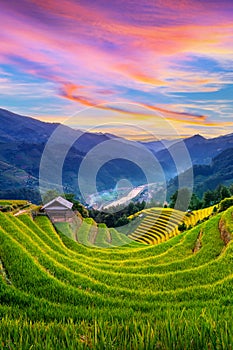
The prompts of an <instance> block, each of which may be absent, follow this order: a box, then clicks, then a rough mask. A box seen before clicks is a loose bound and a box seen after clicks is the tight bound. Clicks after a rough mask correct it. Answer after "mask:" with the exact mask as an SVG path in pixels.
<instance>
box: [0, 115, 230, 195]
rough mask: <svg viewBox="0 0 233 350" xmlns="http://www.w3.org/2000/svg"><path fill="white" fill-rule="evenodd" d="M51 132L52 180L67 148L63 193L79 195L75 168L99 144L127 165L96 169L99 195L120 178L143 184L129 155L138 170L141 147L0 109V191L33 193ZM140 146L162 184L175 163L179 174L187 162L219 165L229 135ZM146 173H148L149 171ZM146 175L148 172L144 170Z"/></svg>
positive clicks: (172, 174)
mask: <svg viewBox="0 0 233 350" xmlns="http://www.w3.org/2000/svg"><path fill="white" fill-rule="evenodd" d="M55 130H56V133H58V134H59V137H58V140H57V141H56V142H57V143H56V142H55V143H54V144H53V145H52V146H51V149H50V155H49V156H50V162H51V164H54V168H53V169H51V172H54V174H55V173H56V172H57V169H56V165H57V160H58V159H59V157H60V152H61V150H62V148H63V147H64V149H65V148H66V147H67V145H68V149H69V151H68V153H67V156H66V158H65V162H64V165H63V185H64V186H65V189H66V191H69V192H75V193H78V192H79V190H78V171H79V166H80V164H81V162H82V160H83V159H84V157H85V156H86V155H87V153H88V152H89V151H90V150H91V149H94V147H95V146H97V145H99V144H101V143H102V142H104V141H111V140H114V139H116V140H118V142H119V144H120V145H121V147H122V149H123V151H122V157H124V156H125V158H126V159H121V158H120V156H119V157H118V158H117V159H115V160H109V161H107V162H106V164H103V166H100V169H99V172H98V174H97V185H98V186H97V187H98V190H104V189H109V188H112V187H114V186H115V185H116V183H117V182H118V181H119V180H120V179H124V178H126V179H128V180H129V181H131V182H132V183H133V185H135V186H137V185H141V184H143V183H145V182H146V178H145V174H144V173H143V170H144V169H143V168H142V169H140V168H139V167H138V166H136V165H135V164H134V163H133V162H132V161H131V160H132V159H131V158H132V155H133V156H134V159H135V160H137V161H138V164H140V161H141V159H142V158H143V155H142V154H141V153H140V152H139V148H140V147H139V148H137V145H138V143H136V142H132V141H125V140H124V139H121V138H116V137H115V136H114V135H112V134H104V133H97V134H95V133H83V132H82V131H80V130H74V129H71V128H70V127H68V126H65V125H62V124H58V123H45V122H42V121H39V120H36V119H33V118H30V117H25V116H20V115H17V114H15V113H12V112H9V111H6V110H4V109H0V162H1V163H0V164H1V166H0V184H1V191H3V190H4V191H6V190H7V191H10V190H11V191H12V190H13V189H16V188H17V189H19V188H24V189H25V188H26V189H30V190H34V189H38V177H39V167H40V161H41V156H42V154H43V151H44V147H45V145H46V144H47V142H48V140H49V139H50V137H51V135H52V134H53V132H54V131H55ZM140 144H141V145H143V146H144V147H146V148H147V149H148V150H150V151H151V152H152V153H153V154H154V156H155V158H156V159H157V160H158V162H159V164H160V165H161V166H162V168H163V171H164V173H165V175H166V179H167V180H169V179H171V178H174V177H175V176H176V175H177V164H176V160H177V159H178V160H180V159H181V160H182V162H181V166H180V167H179V169H178V170H179V171H180V172H185V171H186V170H187V169H188V168H190V161H191V162H192V164H194V165H195V164H202V165H204V164H207V165H208V164H210V163H211V159H212V158H215V161H214V162H215V164H216V161H217V160H216V159H218V158H216V157H217V156H218V155H219V154H220V153H221V152H222V151H224V150H225V149H228V148H232V147H233V134H230V135H226V136H221V137H217V138H212V139H206V138H204V137H202V136H200V135H194V136H192V137H190V138H187V139H185V140H183V141H182V140H162V141H154V142H147V143H146V142H143V143H140ZM184 145H185V146H186V149H187V152H188V154H189V155H190V161H186V162H184V159H185V157H183V155H182V152H183V150H184ZM98 152H99V153H98V154H97V155H94V156H93V157H94V158H93V162H94V160H95V158H98V159H103V161H104V159H105V158H104V154H103V152H102V151H101V150H99V151H98ZM105 152H106V154H110V155H111V152H112V149H111V148H110V149H109V148H108V147H106V150H105ZM229 157H230V156H229ZM127 159H128V160H127ZM174 159H175V161H174ZM220 163H221V162H220ZM100 165H101V164H100ZM146 167H147V168H148V165H146ZM211 167H212V165H211ZM195 169H196V168H195ZM204 169H206V168H205V167H204V168H199V170H200V171H204ZM208 169H210V168H208ZM211 169H215V168H211ZM149 171H152V170H151V169H149ZM195 171H196V170H195ZM208 171H210V170H208ZM217 172H218V171H217ZM87 175H88V174H87ZM200 176H201V175H200V174H199V177H196V178H195V181H197V183H199V185H202V187H203V188H204V187H205V185H204V183H203V184H202V178H201V177H200ZM211 176H213V174H212V175H211ZM207 177H208V175H207ZM219 180H220V179H219ZM214 181H215V179H214ZM216 181H218V179H216Z"/></svg>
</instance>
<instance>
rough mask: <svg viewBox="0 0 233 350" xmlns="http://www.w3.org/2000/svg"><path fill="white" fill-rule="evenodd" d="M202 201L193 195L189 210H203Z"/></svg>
mask: <svg viewBox="0 0 233 350" xmlns="http://www.w3.org/2000/svg"><path fill="white" fill-rule="evenodd" d="M202 204H203V203H202V201H201V200H200V199H199V198H198V196H197V195H196V194H195V193H193V194H192V197H191V200H190V203H189V209H190V210H198V209H201V208H202Z"/></svg>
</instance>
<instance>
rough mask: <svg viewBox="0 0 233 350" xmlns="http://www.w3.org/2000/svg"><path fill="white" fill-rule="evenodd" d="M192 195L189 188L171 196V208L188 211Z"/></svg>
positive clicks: (181, 189)
mask: <svg viewBox="0 0 233 350" xmlns="http://www.w3.org/2000/svg"><path fill="white" fill-rule="evenodd" d="M190 198H191V193H190V191H189V189H188V188H186V187H184V188H180V189H179V190H177V191H176V192H175V193H174V194H173V195H172V196H171V198H170V199H171V202H170V208H175V209H177V210H181V211H186V210H187V209H188V207H189V202H190Z"/></svg>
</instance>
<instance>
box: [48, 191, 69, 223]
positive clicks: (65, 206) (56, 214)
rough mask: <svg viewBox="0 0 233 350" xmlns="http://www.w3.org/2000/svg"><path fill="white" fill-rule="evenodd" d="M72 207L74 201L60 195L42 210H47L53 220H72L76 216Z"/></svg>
mask: <svg viewBox="0 0 233 350" xmlns="http://www.w3.org/2000/svg"><path fill="white" fill-rule="evenodd" d="M72 207H73V203H71V202H69V201H67V200H66V199H64V198H62V197H60V196H59V197H57V198H54V199H53V200H52V201H50V202H49V203H47V204H45V205H44V206H43V207H42V208H41V210H42V211H44V212H46V214H47V215H48V216H49V218H50V220H51V221H52V222H70V221H72V218H73V216H74V212H73V210H72Z"/></svg>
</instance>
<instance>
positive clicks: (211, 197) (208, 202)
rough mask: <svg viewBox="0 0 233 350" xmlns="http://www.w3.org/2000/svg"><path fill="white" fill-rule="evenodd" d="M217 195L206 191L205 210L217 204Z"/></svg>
mask: <svg viewBox="0 0 233 350" xmlns="http://www.w3.org/2000/svg"><path fill="white" fill-rule="evenodd" d="M215 199H216V196H215V193H214V192H213V191H210V190H209V191H206V192H205V193H204V195H203V205H202V207H203V208H207V207H210V206H211V205H213V204H215Z"/></svg>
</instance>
